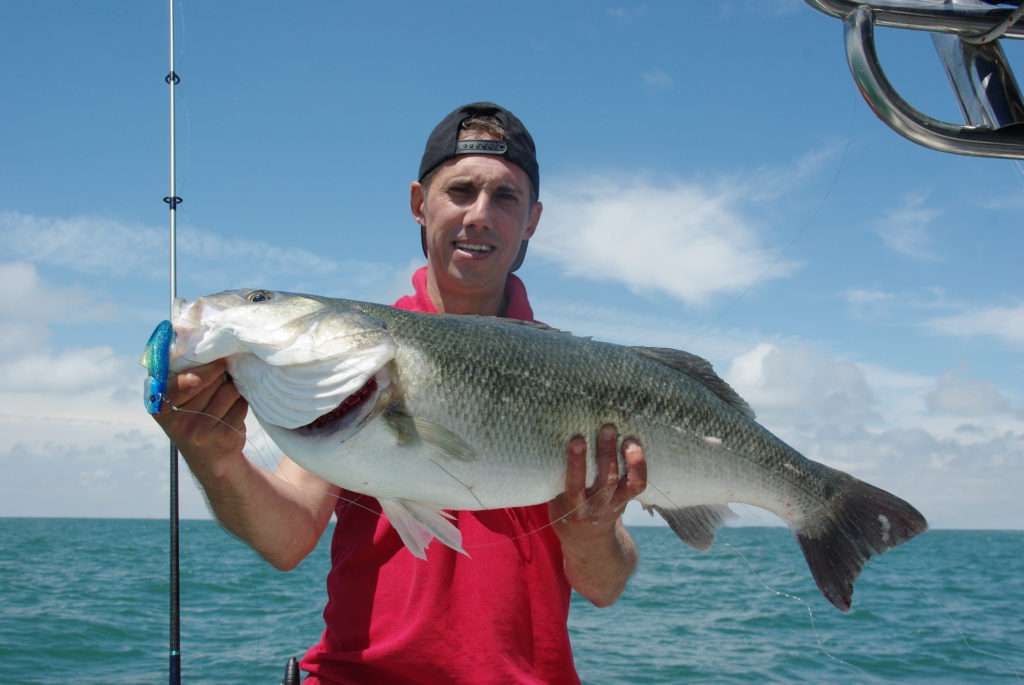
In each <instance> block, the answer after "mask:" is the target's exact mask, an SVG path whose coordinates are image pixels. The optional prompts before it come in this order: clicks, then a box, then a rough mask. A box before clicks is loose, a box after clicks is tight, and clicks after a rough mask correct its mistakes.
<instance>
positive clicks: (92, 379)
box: [0, 347, 138, 393]
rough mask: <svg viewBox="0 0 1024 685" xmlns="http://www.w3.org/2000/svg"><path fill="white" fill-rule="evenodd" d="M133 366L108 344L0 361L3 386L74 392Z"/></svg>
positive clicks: (18, 388)
mask: <svg viewBox="0 0 1024 685" xmlns="http://www.w3.org/2000/svg"><path fill="white" fill-rule="evenodd" d="M134 366H135V367H137V366H138V365H134ZM130 370H134V368H133V366H131V365H127V364H126V360H125V359H123V358H121V357H117V356H115V355H114V352H113V350H111V349H110V348H109V347H91V348H78V349H71V350H66V351H63V352H60V353H57V354H53V353H48V352H42V353H30V354H25V355H23V356H19V357H17V358H15V359H13V360H10V361H7V360H4V361H0V387H2V388H4V391H6V392H10V391H13V390H26V389H32V390H60V391H61V392H68V393H71V392H74V391H76V390H79V389H86V388H91V387H95V386H97V385H101V384H104V383H110V382H111V381H113V380H114V379H117V378H123V377H126V376H128V375H129V373H130Z"/></svg>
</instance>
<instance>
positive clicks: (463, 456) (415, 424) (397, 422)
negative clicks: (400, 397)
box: [384, 406, 480, 461]
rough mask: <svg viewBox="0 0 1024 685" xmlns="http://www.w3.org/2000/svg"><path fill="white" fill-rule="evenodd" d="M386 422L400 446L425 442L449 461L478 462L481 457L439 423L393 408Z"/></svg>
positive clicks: (390, 409) (386, 414) (389, 410)
mask: <svg viewBox="0 0 1024 685" xmlns="http://www.w3.org/2000/svg"><path fill="white" fill-rule="evenodd" d="M384 420H385V421H386V422H387V424H388V426H389V427H390V428H391V430H392V432H393V433H394V434H395V437H396V438H397V439H398V444H399V445H407V446H412V445H415V444H416V443H418V442H421V441H422V442H425V443H426V444H428V445H430V446H431V447H434V448H435V450H436V451H437V452H438V453H439V454H440V455H441V456H442V457H445V458H447V459H455V460H457V461H476V460H477V459H478V458H479V457H480V455H479V454H477V452H476V450H475V449H473V447H472V446H471V445H469V444H468V443H467V442H466V441H465V440H463V439H462V438H461V437H460V436H459V435H457V434H456V433H454V432H452V431H450V430H448V429H447V428H445V427H444V426H442V425H441V424H439V423H434V422H432V421H428V420H427V419H424V418H422V417H419V416H410V415H409V414H407V413H405V411H403V410H402V409H401V408H399V407H394V406H392V407H391V408H389V409H388V410H387V411H386V412H384Z"/></svg>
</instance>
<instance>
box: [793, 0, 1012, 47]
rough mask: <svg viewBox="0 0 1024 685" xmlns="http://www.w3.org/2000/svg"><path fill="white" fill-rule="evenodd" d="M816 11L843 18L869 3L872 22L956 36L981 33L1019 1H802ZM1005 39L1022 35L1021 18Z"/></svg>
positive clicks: (996, 22) (1003, 17) (987, 29)
mask: <svg viewBox="0 0 1024 685" xmlns="http://www.w3.org/2000/svg"><path fill="white" fill-rule="evenodd" d="M805 1H806V2H807V4H808V5H810V6H811V7H813V8H814V9H816V10H819V11H821V12H824V13H825V14H828V15H831V16H833V17H838V18H839V19H843V20H846V19H847V18H848V17H849V16H850V15H851V14H853V12H854V11H856V9H857V8H858V7H863V6H865V5H867V6H870V7H871V9H872V10H874V13H875V23H876V24H878V25H879V26H891V27H894V28H900V29H915V30H918V31H935V32H941V33H954V34H958V35H966V36H975V35H982V34H984V33H985V32H987V31H989V30H990V29H992V27H993V26H996V25H998V24H999V23H1000V22H1002V21H1004V20H1005V19H1007V18H1008V17H1009V16H1010V15H1011V14H1012V13H1013V12H1014V10H1016V9H1017V7H1019V6H1020V4H1021V3H1020V1H1019V0H1007V1H1005V2H986V1H985V0H953V1H952V2H949V1H947V0H874V1H873V2H870V3H862V2H853V1H852V0H805ZM1003 37H1005V38H1024V18H1017V20H1016V21H1015V22H1014V23H1013V25H1011V26H1009V27H1007V29H1006V31H1005V33H1003Z"/></svg>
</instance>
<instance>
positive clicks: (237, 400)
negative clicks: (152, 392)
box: [154, 360, 337, 570]
mask: <svg viewBox="0 0 1024 685" xmlns="http://www.w3.org/2000/svg"><path fill="white" fill-rule="evenodd" d="M226 370H227V365H226V364H225V362H224V360H218V361H215V362H210V363H209V364H204V365H203V366H197V367H196V368H194V369H189V370H188V371H185V372H183V373H180V374H178V375H176V376H171V377H170V378H168V379H167V397H166V398H165V403H164V405H163V406H162V407H161V408H160V413H159V414H157V415H156V416H155V417H154V418H155V419H156V421H157V423H159V424H160V427H161V428H163V429H164V432H165V433H167V436H168V437H169V438H171V440H173V441H174V443H175V444H176V445H177V447H178V449H179V450H180V451H181V454H182V456H184V457H185V461H187V462H188V465H189V468H190V469H192V473H194V474H195V475H196V478H198V479H199V483H200V484H201V485H202V487H203V491H204V492H205V493H206V499H207V501H208V502H209V504H210V507H211V508H212V509H213V512H214V514H216V516H217V519H218V520H219V521H220V522H221V524H222V525H223V526H224V527H225V528H227V529H228V530H229V531H231V532H232V533H234V534H235V535H237V536H238V537H240V538H241V539H242V540H244V541H245V542H246V543H248V544H249V545H250V546H251V547H252V548H253V549H255V550H256V551H257V552H259V553H260V554H261V555H263V557H264V558H265V559H267V561H269V562H270V563H271V564H273V565H274V566H275V567H277V568H279V569H281V570H288V569H291V568H294V567H295V565H296V564H298V563H299V562H300V561H302V559H303V558H305V557H306V555H307V554H309V552H310V551H312V549H313V548H314V547H315V546H316V543H317V541H318V540H319V539H320V536H321V535H322V534H323V532H324V529H325V528H326V527H327V524H328V522H329V521H330V519H331V512H332V511H333V510H334V502H335V498H334V497H333V496H332V495H333V494H334V493H335V492H336V491H337V488H335V487H334V486H332V485H331V484H330V483H328V482H327V481H325V480H323V479H322V478H320V477H319V476H316V475H314V474H312V473H310V472H308V471H306V470H305V469H303V468H302V467H300V466H298V465H297V464H296V463H295V462H293V461H292V460H291V459H288V458H285V459H282V460H281V463H280V464H278V467H277V470H276V472H275V473H273V474H272V473H270V472H267V471H264V470H263V469H261V468H258V467H256V466H253V465H252V464H250V463H249V461H248V460H247V459H246V458H245V456H244V455H243V454H242V448H243V447H245V415H246V412H247V411H248V409H249V406H248V404H247V403H246V401H245V399H243V398H242V396H241V395H239V394H238V389H237V388H235V384H234V383H232V382H231V379H230V378H228V376H227V374H226ZM172 406H173V407H176V408H177V409H173V408H172Z"/></svg>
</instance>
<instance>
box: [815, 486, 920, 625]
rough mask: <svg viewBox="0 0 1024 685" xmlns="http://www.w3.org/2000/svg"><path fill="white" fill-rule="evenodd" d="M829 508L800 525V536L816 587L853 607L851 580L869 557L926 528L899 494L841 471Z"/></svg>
mask: <svg viewBox="0 0 1024 685" xmlns="http://www.w3.org/2000/svg"><path fill="white" fill-rule="evenodd" d="M842 481H843V482H836V483H834V485H835V486H836V490H835V494H834V495H833V496H832V497H830V501H829V502H828V505H827V506H828V509H829V510H828V512H827V513H826V514H825V515H824V516H823V517H820V518H818V519H817V520H813V521H807V522H806V523H805V525H803V526H801V527H799V528H798V529H797V530H796V538H797V542H799V544H800V549H801V550H803V553H804V558H805V559H806V560H807V565H808V566H809V567H810V569H811V575H812V576H813V577H814V582H815V583H817V585H818V589H819V590H821V593H822V594H823V595H825V597H826V599H828V601H830V602H832V604H834V605H835V606H836V608H837V609H839V610H840V611H849V610H850V605H851V602H852V599H853V581H854V580H855V579H856V578H857V575H858V574H859V573H860V571H861V569H862V568H863V567H864V564H865V562H867V560H868V559H870V558H871V557H872V556H873V555H875V554H881V553H883V552H885V551H887V550H889V549H892V548H893V547H896V546H897V545H901V544H903V543H904V542H907V541H908V540H910V539H911V538H913V537H914V536H915V535H918V534H919V533H923V532H924V531H925V530H927V529H928V522H927V521H926V520H925V518H924V516H923V515H921V512H919V511H918V510H917V509H915V508H914V507H912V506H911V505H910V504H908V503H907V502H905V501H903V500H902V499H900V498H899V497H896V496H895V495H893V494H890V493H888V492H886V491H885V490H882V489H881V488H876V487H875V486H873V485H870V484H868V483H865V482H864V481H861V480H857V479H856V478H853V477H852V476H847V475H846V474H842Z"/></svg>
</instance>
